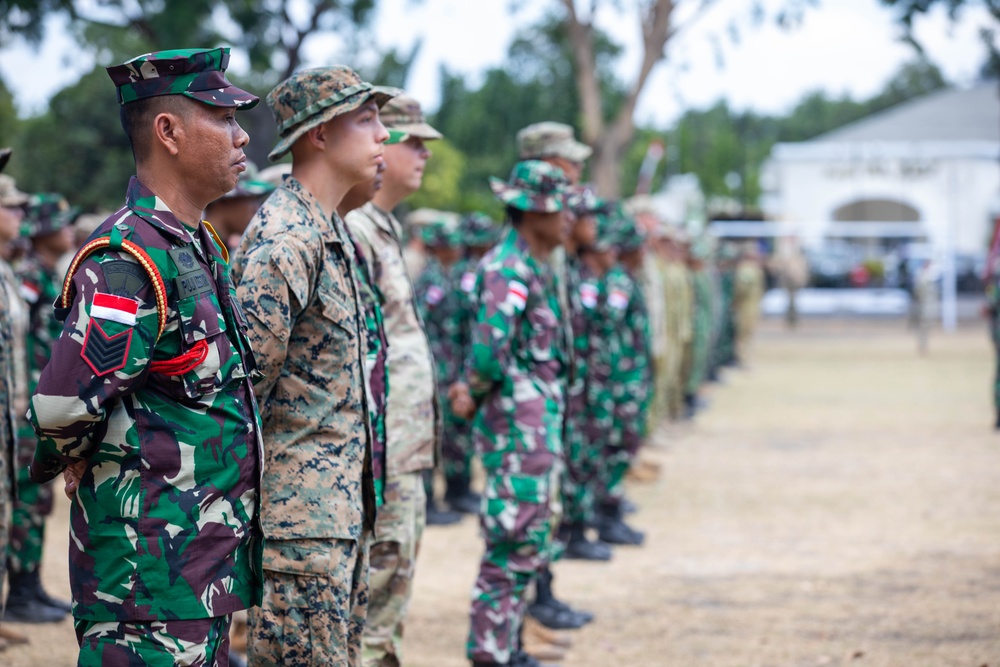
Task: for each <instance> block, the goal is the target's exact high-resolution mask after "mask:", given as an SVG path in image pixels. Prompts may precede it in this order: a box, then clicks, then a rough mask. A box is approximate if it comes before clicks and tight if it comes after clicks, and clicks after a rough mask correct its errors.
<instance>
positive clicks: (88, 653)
mask: <svg viewBox="0 0 1000 667" xmlns="http://www.w3.org/2000/svg"><path fill="white" fill-rule="evenodd" d="M231 621H232V616H216V617H215V618H200V619H197V620H193V621H150V622H148V623H119V622H117V621H85V620H81V619H75V620H74V623H73V624H74V627H75V628H76V640H77V643H79V645H80V658H79V661H78V662H77V665H78V667H107V666H108V665H121V666H122V667H125V666H131V665H146V666H148V667H174V665H177V666H178V667H229V625H230V622H231Z"/></svg>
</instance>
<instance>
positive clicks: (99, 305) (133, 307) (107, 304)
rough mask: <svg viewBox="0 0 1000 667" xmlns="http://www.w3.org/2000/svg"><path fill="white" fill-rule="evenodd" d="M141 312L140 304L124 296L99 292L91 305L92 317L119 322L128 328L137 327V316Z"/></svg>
mask: <svg viewBox="0 0 1000 667" xmlns="http://www.w3.org/2000/svg"><path fill="white" fill-rule="evenodd" d="M138 312H139V302H138V301H136V300H135V299H129V298H128V297H124V296H115V295H114V294H105V293H104V292H97V293H96V294H95V295H94V301H93V303H92V304H91V305H90V316H91V317H94V318H97V319H100V320H108V321H110V322H117V323H118V324H124V325H125V326H128V327H134V326H135V316H136V313H138Z"/></svg>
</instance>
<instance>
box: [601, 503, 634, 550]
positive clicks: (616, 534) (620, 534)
mask: <svg viewBox="0 0 1000 667" xmlns="http://www.w3.org/2000/svg"><path fill="white" fill-rule="evenodd" d="M601 514H602V521H601V526H600V528H599V529H598V533H597V534H598V536H599V537H600V538H601V541H602V542H607V543H608V544H623V545H631V546H639V545H641V544H642V543H643V541H645V539H646V536H645V534H644V533H643V532H642V531H639V530H636V529H634V528H632V527H631V526H629V525H628V524H626V523H625V521H624V520H623V519H622V510H621V507H620V506H619V505H610V504H606V505H604V506H602V508H601Z"/></svg>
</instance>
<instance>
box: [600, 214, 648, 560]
mask: <svg viewBox="0 0 1000 667" xmlns="http://www.w3.org/2000/svg"><path fill="white" fill-rule="evenodd" d="M614 215H616V216H617V219H616V226H617V227H618V230H617V234H616V238H615V241H616V245H617V249H618V263H617V264H615V266H614V267H612V268H611V270H610V271H609V272H608V274H607V276H606V281H607V305H608V310H609V311H617V313H618V314H617V317H616V319H619V318H620V319H619V322H620V325H619V326H618V327H617V328H618V332H619V333H618V341H617V343H618V345H619V348H618V349H619V354H618V358H617V360H616V363H615V365H614V372H613V373H612V376H611V385H612V391H613V396H614V426H613V428H612V430H611V433H610V435H609V436H608V438H607V440H606V441H605V447H604V457H603V458H604V460H603V470H602V472H603V478H602V480H601V487H600V489H599V492H598V499H597V502H598V513H599V514H600V516H601V519H600V529H599V533H598V534H599V535H600V538H601V539H602V540H603V541H605V542H609V543H611V544H633V545H638V544H642V542H643V539H644V535H643V534H642V532H641V531H638V530H636V529H634V528H632V527H630V526H628V525H627V524H626V523H625V520H624V509H623V501H624V480H625V474H626V473H627V472H628V469H629V466H630V465H631V463H632V461H633V460H634V459H635V456H636V454H637V453H638V451H639V447H640V446H641V444H642V441H643V439H644V438H645V435H646V412H647V410H648V409H649V401H650V399H651V391H652V368H651V352H650V344H649V318H648V315H647V311H646V303H645V296H644V295H643V293H642V287H641V285H640V283H639V277H640V274H641V272H642V256H643V248H644V245H645V240H646V239H645V235H644V233H643V231H642V230H641V229H639V227H638V226H637V225H636V223H635V220H634V219H632V218H631V217H630V216H627V215H624V214H622V213H621V212H620V211H618V212H616V213H615V214H614Z"/></svg>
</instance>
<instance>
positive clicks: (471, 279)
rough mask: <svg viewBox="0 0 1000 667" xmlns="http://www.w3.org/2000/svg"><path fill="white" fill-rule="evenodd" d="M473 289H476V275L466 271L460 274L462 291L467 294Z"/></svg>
mask: <svg viewBox="0 0 1000 667" xmlns="http://www.w3.org/2000/svg"><path fill="white" fill-rule="evenodd" d="M474 289H476V274H475V273H473V272H472V271H466V272H465V273H463V274H462V291H463V292H465V293H466V294H468V293H469V292H471V291H472V290H474Z"/></svg>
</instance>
